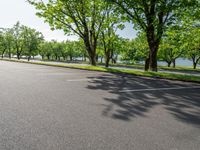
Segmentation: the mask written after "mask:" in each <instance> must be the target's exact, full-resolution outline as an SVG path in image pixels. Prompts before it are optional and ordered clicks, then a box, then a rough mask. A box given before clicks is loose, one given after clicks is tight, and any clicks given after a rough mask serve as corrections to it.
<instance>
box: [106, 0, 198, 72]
mask: <svg viewBox="0 0 200 150" xmlns="http://www.w3.org/2000/svg"><path fill="white" fill-rule="evenodd" d="M109 1H112V2H114V3H115V4H116V5H117V6H118V7H119V8H121V10H122V12H123V13H124V14H126V15H127V19H128V20H129V21H132V22H133V23H134V25H135V27H136V28H137V29H140V30H142V31H144V32H145V33H146V37H147V41H148V46H149V61H146V63H147V66H149V69H150V70H151V71H157V52H158V49H159V45H160V41H161V38H162V35H163V33H164V31H165V30H166V29H167V27H168V25H170V24H172V23H173V22H174V20H175V18H176V12H177V10H180V8H181V9H182V10H183V9H184V8H186V6H188V5H191V3H195V2H196V1H195V0H193V1H191V0H184V1H183V0H134V1H133V0H109ZM196 7H198V6H196ZM147 60H148V59H147Z"/></svg>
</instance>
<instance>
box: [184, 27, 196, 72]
mask: <svg viewBox="0 0 200 150" xmlns="http://www.w3.org/2000/svg"><path fill="white" fill-rule="evenodd" d="M187 30H188V31H187V33H186V37H185V38H186V40H185V44H184V46H185V49H186V50H187V53H186V57H187V58H189V59H191V60H192V62H193V68H194V69H196V67H197V64H198V63H199V61H200V36H199V35H200V28H199V27H198V26H192V27H190V28H187Z"/></svg>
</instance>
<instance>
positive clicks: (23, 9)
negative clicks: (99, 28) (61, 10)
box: [0, 0, 136, 41]
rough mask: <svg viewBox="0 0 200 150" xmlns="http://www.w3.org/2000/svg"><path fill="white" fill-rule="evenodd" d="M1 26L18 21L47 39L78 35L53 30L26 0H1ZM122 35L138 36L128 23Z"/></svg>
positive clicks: (66, 38) (128, 36)
mask: <svg viewBox="0 0 200 150" xmlns="http://www.w3.org/2000/svg"><path fill="white" fill-rule="evenodd" d="M0 3H1V5H0V27H3V28H10V27H12V26H13V25H14V24H16V22H17V21H20V23H21V24H23V25H26V26H29V27H31V28H34V29H36V30H37V31H40V32H42V33H43V35H44V37H45V39H46V40H48V41H50V40H52V39H54V40H57V41H63V40H76V39H77V37H76V36H67V35H65V34H64V32H63V31H61V30H56V31H52V30H51V29H50V27H49V25H48V23H44V20H43V19H42V18H39V17H38V16H36V15H35V13H36V10H35V8H34V7H33V6H31V5H30V4H29V3H28V2H26V0H14V2H13V0H0ZM117 33H118V34H119V35H120V36H121V37H124V38H129V39H132V38H134V37H135V36H136V32H135V31H134V30H133V26H132V25H131V24H126V28H125V29H124V30H123V31H118V32H117Z"/></svg>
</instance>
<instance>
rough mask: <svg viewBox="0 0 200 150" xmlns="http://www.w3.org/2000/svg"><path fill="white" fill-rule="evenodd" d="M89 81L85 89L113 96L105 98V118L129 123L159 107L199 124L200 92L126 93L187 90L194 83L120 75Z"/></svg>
mask: <svg viewBox="0 0 200 150" xmlns="http://www.w3.org/2000/svg"><path fill="white" fill-rule="evenodd" d="M88 78H89V79H91V80H90V81H89V84H88V85H87V88H88V89H91V90H103V91H107V92H109V93H112V96H111V97H109V96H106V95H104V100H105V101H106V103H105V104H103V106H104V109H103V111H102V115H104V116H107V117H112V118H114V119H120V120H124V121H131V120H132V119H133V118H136V117H146V115H145V114H146V113H147V112H148V111H150V110H151V109H152V108H153V107H155V106H157V105H162V106H163V108H164V109H166V110H167V111H168V112H169V113H170V114H171V115H172V116H174V117H175V118H176V119H177V120H179V121H182V122H185V123H191V124H195V125H200V89H181V90H153V91H148V90H146V91H132V92H131V91H127V90H138V89H159V88H174V87H175V88H176V87H190V86H194V85H195V84H192V83H183V82H177V81H170V80H160V79H152V78H144V77H134V76H129V75H120V74H114V75H113V74H107V75H101V76H97V77H88ZM126 91H127V92H126Z"/></svg>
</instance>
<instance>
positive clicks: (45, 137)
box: [0, 61, 200, 150]
mask: <svg viewBox="0 0 200 150" xmlns="http://www.w3.org/2000/svg"><path fill="white" fill-rule="evenodd" d="M0 150H200V85H199V84H194V83H186V82H178V81H169V80H159V79H151V78H144V77H135V76H130V75H129V76H128V75H120V74H109V73H101V72H90V71H84V70H75V69H66V68H56V67H47V66H40V65H31V64H22V63H14V62H4V61H0Z"/></svg>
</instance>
